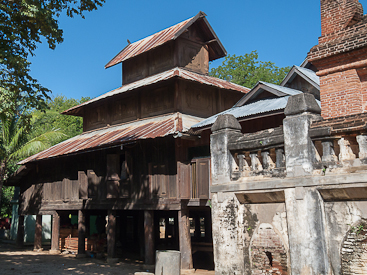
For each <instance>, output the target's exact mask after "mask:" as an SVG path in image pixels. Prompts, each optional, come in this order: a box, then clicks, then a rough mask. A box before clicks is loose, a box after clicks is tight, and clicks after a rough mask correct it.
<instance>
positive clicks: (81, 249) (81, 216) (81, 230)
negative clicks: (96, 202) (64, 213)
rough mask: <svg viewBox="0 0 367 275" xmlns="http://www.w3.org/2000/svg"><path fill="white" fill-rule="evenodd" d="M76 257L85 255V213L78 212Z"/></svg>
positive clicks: (82, 211)
mask: <svg viewBox="0 0 367 275" xmlns="http://www.w3.org/2000/svg"><path fill="white" fill-rule="evenodd" d="M78 255H80V257H81V256H84V255H85V211H84V210H79V211H78Z"/></svg>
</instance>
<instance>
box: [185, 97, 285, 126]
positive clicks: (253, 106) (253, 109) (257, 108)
mask: <svg viewBox="0 0 367 275" xmlns="http://www.w3.org/2000/svg"><path fill="white" fill-rule="evenodd" d="M288 98H289V96H285V97H279V98H269V99H263V100H259V101H256V102H254V103H250V104H247V105H244V106H240V107H233V108H231V109H228V110H225V111H223V112H221V113H219V114H216V115H214V116H211V117H209V118H207V119H204V120H203V121H201V122H199V123H197V124H195V125H193V126H192V128H203V127H205V126H208V125H212V124H213V123H214V122H215V120H216V119H217V117H218V116H219V115H224V114H231V115H233V116H234V117H235V118H241V117H246V116H251V115H256V114H261V113H267V112H271V111H276V110H282V109H284V108H285V106H286V105H287V102H288Z"/></svg>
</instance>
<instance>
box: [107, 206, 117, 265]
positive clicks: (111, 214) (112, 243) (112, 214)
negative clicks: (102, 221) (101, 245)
mask: <svg viewBox="0 0 367 275" xmlns="http://www.w3.org/2000/svg"><path fill="white" fill-rule="evenodd" d="M115 247H116V211H115V210H108V225H107V257H108V258H110V259H112V258H114V257H115Z"/></svg>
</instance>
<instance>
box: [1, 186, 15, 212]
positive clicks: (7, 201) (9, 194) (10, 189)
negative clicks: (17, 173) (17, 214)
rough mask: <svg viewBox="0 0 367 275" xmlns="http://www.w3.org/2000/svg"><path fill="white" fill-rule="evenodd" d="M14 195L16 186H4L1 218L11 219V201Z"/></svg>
mask: <svg viewBox="0 0 367 275" xmlns="http://www.w3.org/2000/svg"><path fill="white" fill-rule="evenodd" d="M13 195H14V186H3V192H2V196H1V207H0V217H2V218H11V214H12V207H11V200H12V199H13Z"/></svg>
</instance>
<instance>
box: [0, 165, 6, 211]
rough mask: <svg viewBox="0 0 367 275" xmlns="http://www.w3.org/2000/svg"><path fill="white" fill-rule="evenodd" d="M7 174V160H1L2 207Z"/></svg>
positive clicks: (0, 189) (0, 191) (0, 193)
mask: <svg viewBox="0 0 367 275" xmlns="http://www.w3.org/2000/svg"><path fill="white" fill-rule="evenodd" d="M5 175H6V160H2V161H1V165H0V207H1V203H2V202H1V198H2V196H3V185H4V181H5Z"/></svg>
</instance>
